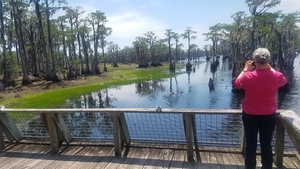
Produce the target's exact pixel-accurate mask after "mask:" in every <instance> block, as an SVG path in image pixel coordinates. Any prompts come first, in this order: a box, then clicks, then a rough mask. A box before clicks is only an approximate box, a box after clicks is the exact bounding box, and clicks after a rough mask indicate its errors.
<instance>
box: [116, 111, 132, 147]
mask: <svg viewBox="0 0 300 169" xmlns="http://www.w3.org/2000/svg"><path fill="white" fill-rule="evenodd" d="M118 117H119V120H120V123H121V133H122V137H123V139H122V140H123V141H122V142H123V143H124V142H126V145H129V144H130V142H131V137H130V134H129V130H128V125H127V122H126V119H125V115H124V113H120V114H119V115H118Z"/></svg>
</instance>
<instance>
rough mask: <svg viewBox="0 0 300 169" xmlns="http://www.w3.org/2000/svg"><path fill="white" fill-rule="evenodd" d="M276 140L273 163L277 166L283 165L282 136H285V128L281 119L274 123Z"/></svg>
mask: <svg viewBox="0 0 300 169" xmlns="http://www.w3.org/2000/svg"><path fill="white" fill-rule="evenodd" d="M275 138H276V140H275V147H274V151H275V157H274V163H275V164H276V166H278V167H282V166H283V152H284V138H285V129H284V126H283V124H282V122H281V120H277V124H276V137H275Z"/></svg>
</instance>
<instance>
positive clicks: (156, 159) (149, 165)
mask: <svg viewBox="0 0 300 169" xmlns="http://www.w3.org/2000/svg"><path fill="white" fill-rule="evenodd" d="M161 156H162V153H161V151H160V149H151V152H150V155H149V157H148V159H147V160H146V162H145V164H144V167H143V169H155V168H159V167H160V164H161V158H162V157H161Z"/></svg>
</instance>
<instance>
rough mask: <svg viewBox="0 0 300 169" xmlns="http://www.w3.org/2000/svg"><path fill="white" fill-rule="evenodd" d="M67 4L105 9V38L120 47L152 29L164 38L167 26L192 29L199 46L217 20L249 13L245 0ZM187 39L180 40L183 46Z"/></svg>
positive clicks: (297, 7)
mask: <svg viewBox="0 0 300 169" xmlns="http://www.w3.org/2000/svg"><path fill="white" fill-rule="evenodd" d="M67 2H68V6H73V7H76V6H81V7H82V9H83V10H84V11H85V14H86V15H87V14H88V13H90V12H95V11H96V10H100V11H102V12H104V13H105V15H106V17H107V20H108V23H107V24H106V25H107V27H110V28H112V30H113V32H112V34H111V35H110V36H109V37H108V38H107V40H108V41H109V42H114V43H115V44H118V45H119V47H120V48H123V47H124V46H132V42H133V41H135V38H136V37H138V36H143V37H145V36H144V34H145V33H147V32H148V31H152V32H154V33H155V35H156V36H157V37H158V39H163V38H165V35H164V33H165V32H166V30H167V29H171V30H172V31H173V32H176V33H179V34H182V33H184V31H185V30H186V28H187V27H191V29H192V30H193V31H196V34H195V36H196V39H194V40H192V41H191V43H192V44H196V45H198V47H199V48H203V46H204V45H208V44H211V42H210V41H205V39H206V38H205V36H204V35H203V33H207V32H209V27H211V26H214V25H216V24H217V23H226V24H231V23H233V19H232V18H231V16H232V15H233V14H235V13H236V12H238V11H245V12H246V14H247V15H250V14H249V10H248V6H247V4H246V3H245V0H67ZM272 10H275V11H277V10H282V11H283V12H284V13H291V12H296V11H300V0H281V3H280V5H279V6H277V7H276V8H274V9H272ZM186 41H187V40H183V39H182V40H181V41H180V43H182V44H183V45H184V47H183V48H186V47H187V42H186Z"/></svg>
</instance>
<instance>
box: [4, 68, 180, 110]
mask: <svg viewBox="0 0 300 169" xmlns="http://www.w3.org/2000/svg"><path fill="white" fill-rule="evenodd" d="M168 72H169V69H168V64H167V63H164V65H163V66H160V67H149V68H138V67H137V65H136V64H131V65H126V64H120V65H119V67H116V68H110V69H109V70H108V71H107V72H101V74H100V75H90V76H84V75H82V76H80V77H78V78H77V79H75V80H63V81H62V82H59V83H52V82H51V81H48V82H47V81H44V80H42V81H38V82H33V83H32V84H31V85H28V86H21V85H17V86H16V87H8V88H6V90H5V91H3V92H0V105H4V106H5V107H9V108H50V107H52V108H53V107H60V106H62V105H64V103H63V102H64V101H65V100H66V99H68V98H74V97H79V96H81V95H82V94H85V93H88V92H92V91H95V90H100V89H103V88H107V87H109V86H111V85H122V84H129V83H134V82H139V81H146V80H152V79H160V78H166V77H170V76H173V75H174V74H173V73H168ZM18 83H20V82H18Z"/></svg>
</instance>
